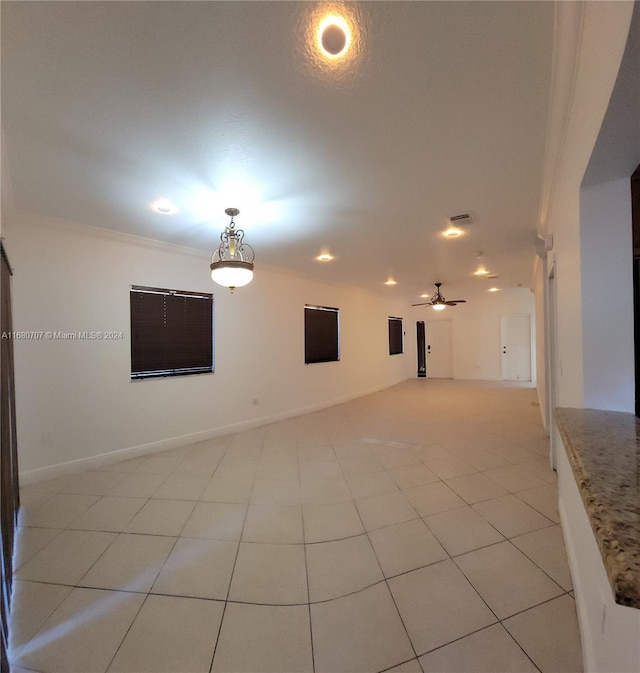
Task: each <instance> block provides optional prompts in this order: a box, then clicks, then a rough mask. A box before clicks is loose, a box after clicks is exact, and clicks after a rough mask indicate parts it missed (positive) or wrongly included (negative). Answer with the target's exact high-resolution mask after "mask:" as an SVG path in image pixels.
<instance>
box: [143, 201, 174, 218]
mask: <svg viewBox="0 0 640 673" xmlns="http://www.w3.org/2000/svg"><path fill="white" fill-rule="evenodd" d="M149 207H150V208H151V210H153V212H154V213H158V214H160V215H175V214H176V213H177V212H178V208H177V206H176V205H174V204H173V203H171V201H169V199H157V200H156V201H154V202H153V203H150V204H149Z"/></svg>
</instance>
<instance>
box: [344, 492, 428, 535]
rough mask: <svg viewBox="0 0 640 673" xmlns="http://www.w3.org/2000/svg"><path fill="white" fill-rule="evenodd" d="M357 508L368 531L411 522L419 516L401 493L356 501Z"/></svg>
mask: <svg viewBox="0 0 640 673" xmlns="http://www.w3.org/2000/svg"><path fill="white" fill-rule="evenodd" d="M356 506H357V507H358V511H359V512H360V516H361V518H362V523H363V524H364V527H365V529H366V530H375V529H376V528H382V527H383V526H390V525H392V524H394V523H401V522H403V521H410V520H411V519H416V518H417V516H418V515H417V514H416V511H415V509H414V508H413V507H412V506H411V505H410V504H409V501H408V500H407V498H405V497H404V495H403V494H402V493H401V492H400V491H395V492H393V493H385V494H384V495H375V496H373V497H371V498H362V499H361V500H356Z"/></svg>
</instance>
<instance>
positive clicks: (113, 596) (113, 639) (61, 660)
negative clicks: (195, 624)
mask: <svg viewBox="0 0 640 673" xmlns="http://www.w3.org/2000/svg"><path fill="white" fill-rule="evenodd" d="M143 600H144V596H143V595H141V594H133V593H124V592H113V591H101V590H99V589H73V590H72V591H71V593H70V594H69V595H68V596H67V598H66V599H65V600H64V601H63V602H62V603H61V605H60V606H59V607H58V609H57V610H55V612H54V613H53V614H52V615H51V617H49V619H47V621H46V622H45V623H44V624H43V626H42V627H41V629H40V630H39V631H38V633H37V634H36V635H35V637H34V638H32V639H31V640H30V641H29V642H28V643H27V644H26V645H25V646H24V647H23V648H22V649H21V650H20V653H19V655H18V657H17V659H16V661H14V663H15V664H18V665H20V666H24V667H25V668H31V669H33V670H35V671H41V672H43V673H54V672H55V673H57V672H58V671H74V672H80V671H82V673H104V671H105V670H106V668H107V666H108V665H109V662H110V661H111V658H112V657H113V655H114V654H115V652H116V650H117V649H118V646H119V645H120V642H121V641H122V639H123V638H124V636H125V634H126V632H127V629H128V628H129V626H130V625H131V622H133V620H134V618H135V616H136V614H137V613H138V610H139V609H140V606H141V605H142V602H143ZM89 643H90V646H88V644H89Z"/></svg>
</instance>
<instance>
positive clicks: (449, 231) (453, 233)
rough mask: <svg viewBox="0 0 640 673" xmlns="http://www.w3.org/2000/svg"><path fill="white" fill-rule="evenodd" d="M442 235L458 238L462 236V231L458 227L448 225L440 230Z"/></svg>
mask: <svg viewBox="0 0 640 673" xmlns="http://www.w3.org/2000/svg"><path fill="white" fill-rule="evenodd" d="M442 235H443V236H444V237H445V238H459V237H460V236H464V231H462V229H460V228H459V227H456V226H454V225H450V226H448V227H447V228H446V229H445V230H444V231H443V232H442Z"/></svg>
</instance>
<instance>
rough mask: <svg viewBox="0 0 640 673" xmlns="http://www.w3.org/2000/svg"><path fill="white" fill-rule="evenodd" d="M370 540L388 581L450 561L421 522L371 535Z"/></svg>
mask: <svg viewBox="0 0 640 673" xmlns="http://www.w3.org/2000/svg"><path fill="white" fill-rule="evenodd" d="M369 538H370V539H371V543H372V544H373V548H374V550H375V553H376V556H377V557H378V560H379V561H380V565H381V566H382V570H383V571H384V574H385V576H386V577H393V576H394V575H399V574H400V573H404V572H408V571H409V570H415V569H416V568H420V567H422V566H425V565H429V564H431V563H436V562H437V561H442V560H443V559H446V558H447V552H446V551H445V550H444V549H443V548H442V546H441V545H440V543H439V542H438V541H437V540H436V538H435V537H434V536H433V534H432V533H431V532H430V531H429V529H428V528H427V527H426V525H425V524H424V522H423V521H422V520H421V519H416V520H414V521H406V522H405V523H398V524H395V525H393V526H387V527H386V528H379V529H378V530H374V531H371V532H370V533H369Z"/></svg>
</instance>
